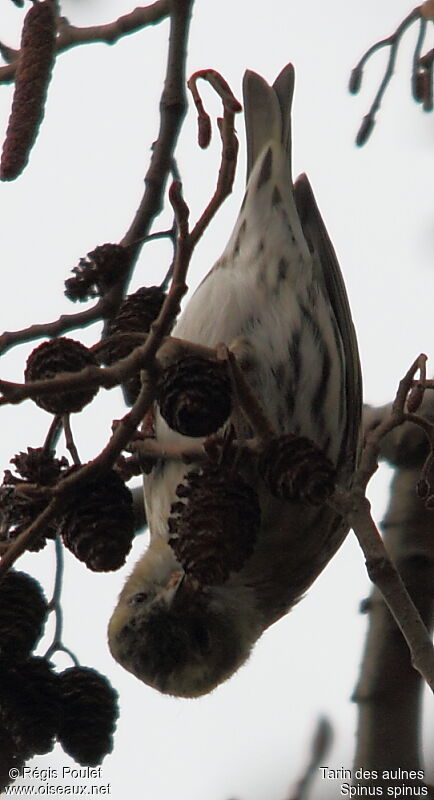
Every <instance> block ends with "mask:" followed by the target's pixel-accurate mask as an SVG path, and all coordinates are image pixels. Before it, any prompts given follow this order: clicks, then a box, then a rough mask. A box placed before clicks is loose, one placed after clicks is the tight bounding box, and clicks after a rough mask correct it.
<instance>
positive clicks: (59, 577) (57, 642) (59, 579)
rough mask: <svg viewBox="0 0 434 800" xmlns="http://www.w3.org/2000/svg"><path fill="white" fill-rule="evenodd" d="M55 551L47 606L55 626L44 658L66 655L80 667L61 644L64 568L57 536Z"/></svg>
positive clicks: (61, 547)
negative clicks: (50, 593) (51, 612)
mask: <svg viewBox="0 0 434 800" xmlns="http://www.w3.org/2000/svg"><path fill="white" fill-rule="evenodd" d="M55 549H56V573H55V579H54V589H53V596H52V598H51V600H50V602H49V604H48V608H49V610H50V611H54V615H55V618H56V624H55V628H54V634H53V641H52V642H51V644H50V646H49V648H48V649H47V652H46V653H45V655H44V658H46V659H50V658H51V657H52V656H53V655H54V654H55V653H57V652H62V653H67V655H69V657H70V658H71V660H72V662H73V664H74V666H76V667H78V666H80V662H79V660H78V658H77V656H76V655H75V653H73V652H72V650H70V649H69V648H68V647H65V645H64V644H63V642H62V633H63V611H62V603H61V594H62V586H63V566H64V557H63V545H62V542H61V541H60V538H59V536H56V539H55Z"/></svg>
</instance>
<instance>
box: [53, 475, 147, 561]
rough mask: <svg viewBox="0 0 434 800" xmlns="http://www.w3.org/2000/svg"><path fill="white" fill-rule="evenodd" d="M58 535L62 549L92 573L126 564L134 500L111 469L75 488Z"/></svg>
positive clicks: (131, 532) (131, 529)
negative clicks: (69, 551) (65, 549)
mask: <svg viewBox="0 0 434 800" xmlns="http://www.w3.org/2000/svg"><path fill="white" fill-rule="evenodd" d="M72 469H74V468H72ZM59 532H60V534H61V536H62V539H63V542H64V544H65V546H66V547H67V548H68V549H69V550H71V552H72V553H74V555H75V556H76V558H78V559H79V561H84V563H85V564H86V566H87V567H88V568H89V569H91V570H93V571H94V572H108V571H111V570H115V569H119V567H121V566H122V565H123V564H124V563H125V559H126V557H127V555H128V553H129V551H130V548H131V542H132V540H133V536H134V514H133V501H132V494H131V492H130V490H129V489H128V488H127V487H126V486H125V484H124V482H123V480H122V479H121V478H120V477H119V475H118V474H117V473H116V472H114V470H109V471H108V472H106V473H105V474H104V475H103V476H102V477H101V478H95V479H93V480H91V481H89V482H88V483H86V484H82V485H81V486H80V485H78V486H77V488H76V489H74V491H73V492H72V493H71V496H70V497H69V498H68V502H67V504H66V507H65V509H64V511H63V513H62V517H61V518H60V520H59Z"/></svg>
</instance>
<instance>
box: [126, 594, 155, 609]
mask: <svg viewBox="0 0 434 800" xmlns="http://www.w3.org/2000/svg"><path fill="white" fill-rule="evenodd" d="M149 597H150V595H149V592H137V593H136V594H133V596H132V597H131V598H130V601H129V603H130V606H140V605H142V603H146V602H147V601H148V600H149Z"/></svg>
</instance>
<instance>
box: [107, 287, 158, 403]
mask: <svg viewBox="0 0 434 800" xmlns="http://www.w3.org/2000/svg"><path fill="white" fill-rule="evenodd" d="M165 298H166V293H165V292H164V291H163V289H161V288H160V287H159V286H142V287H141V288H140V289H137V292H134V293H133V294H129V295H127V297H125V299H124V300H123V302H122V303H121V305H120V306H119V310H118V313H117V314H116V316H115V317H113V319H111V320H109V322H108V324H107V337H106V338H105V339H104V340H103V341H102V342H101V346H99V347H98V355H97V357H98V359H99V360H100V361H101V362H102V363H103V364H113V363H114V362H115V361H118V359H120V358H125V357H126V356H128V355H129V354H130V353H131V352H132V351H133V350H134V348H135V347H137V345H139V344H143V341H144V334H145V333H147V332H148V331H149V329H150V327H151V325H152V323H153V322H154V320H155V319H156V318H157V317H158V315H159V313H160V310H161V307H162V305H163V303H164V300H165ZM140 386H141V383H140V373H139V372H138V373H137V374H136V375H133V376H132V377H131V378H129V379H128V380H127V381H125V383H123V384H122V389H123V392H124V397H125V402H126V403H127V404H128V405H133V403H134V402H135V401H136V400H137V396H138V394H139V392H140Z"/></svg>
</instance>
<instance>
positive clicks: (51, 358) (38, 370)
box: [24, 336, 98, 414]
mask: <svg viewBox="0 0 434 800" xmlns="http://www.w3.org/2000/svg"><path fill="white" fill-rule="evenodd" d="M88 366H97V361H96V358H95V356H94V355H93V353H92V352H91V351H90V350H89V349H88V348H87V347H85V345H84V344H82V343H81V342H78V341H76V340H75V339H68V338H66V337H63V336H61V337H59V338H56V339H49V341H48V342H43V343H42V344H40V345H39V347H36V348H35V350H33V351H32V352H31V353H30V355H29V357H28V359H27V364H26V369H25V373H24V379H25V381H26V383H31V382H32V381H37V380H46V379H47V378H55V377H56V375H59V374H60V373H62V372H79V371H80V370H82V369H84V368H85V367H88ZM97 392H98V387H97V386H90V387H88V386H86V387H84V388H83V389H72V390H68V391H64V392H56V393H54V392H53V393H52V394H51V393H50V394H44V395H40V396H37V397H34V398H32V399H33V401H34V402H35V403H36V405H37V406H39V407H40V408H43V409H44V410H45V411H49V412H50V413H51V414H70V413H72V412H77V411H81V410H82V409H83V408H84V406H86V405H87V404H88V403H90V402H91V400H93V398H94V397H95V395H96V394H97Z"/></svg>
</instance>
